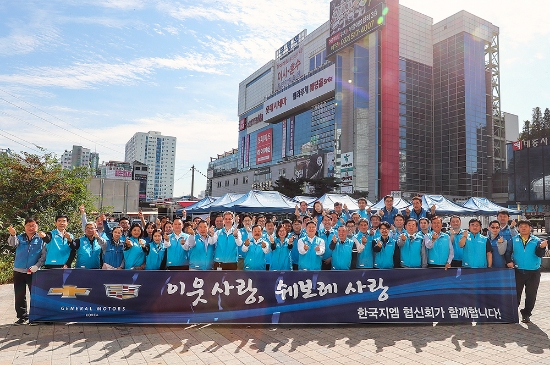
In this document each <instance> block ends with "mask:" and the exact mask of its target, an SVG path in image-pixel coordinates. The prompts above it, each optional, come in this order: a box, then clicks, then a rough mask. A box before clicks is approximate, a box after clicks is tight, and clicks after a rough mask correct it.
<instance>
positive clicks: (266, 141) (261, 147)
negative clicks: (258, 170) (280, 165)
mask: <svg viewBox="0 0 550 365" xmlns="http://www.w3.org/2000/svg"><path fill="white" fill-rule="evenodd" d="M272 150H273V128H269V129H266V130H265V131H263V132H259V133H258V135H257V136H256V165H260V164H263V163H266V162H270V161H271V156H272Z"/></svg>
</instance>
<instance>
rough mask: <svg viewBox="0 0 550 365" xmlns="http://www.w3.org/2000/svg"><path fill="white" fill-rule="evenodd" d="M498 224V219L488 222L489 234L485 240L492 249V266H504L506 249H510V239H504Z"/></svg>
mask: <svg viewBox="0 0 550 365" xmlns="http://www.w3.org/2000/svg"><path fill="white" fill-rule="evenodd" d="M500 232H501V231H500V224H499V222H498V220H496V219H495V220H493V221H491V222H490V223H489V235H488V236H487V240H488V241H489V243H490V244H491V248H492V250H493V267H496V268H505V267H506V251H511V250H512V240H511V239H510V241H508V240H506V239H505V238H504V237H503V236H502V235H501V234H500Z"/></svg>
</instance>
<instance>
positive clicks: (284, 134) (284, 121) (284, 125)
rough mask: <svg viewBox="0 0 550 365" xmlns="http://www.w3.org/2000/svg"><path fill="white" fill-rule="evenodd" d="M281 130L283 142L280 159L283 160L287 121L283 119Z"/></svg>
mask: <svg viewBox="0 0 550 365" xmlns="http://www.w3.org/2000/svg"><path fill="white" fill-rule="evenodd" d="M282 123H283V124H282V127H283V128H282V129H283V142H282V143H281V157H282V158H285V157H286V123H287V120H286V119H284V120H283V122H282Z"/></svg>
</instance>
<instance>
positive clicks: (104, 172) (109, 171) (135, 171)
mask: <svg viewBox="0 0 550 365" xmlns="http://www.w3.org/2000/svg"><path fill="white" fill-rule="evenodd" d="M148 170H149V169H148V167H147V165H145V164H143V163H141V162H139V161H134V162H131V163H130V162H122V161H108V162H104V163H102V164H101V165H100V166H99V168H98V176H97V177H98V178H101V179H113V180H137V181H138V182H139V201H145V200H146V199H147V176H148Z"/></svg>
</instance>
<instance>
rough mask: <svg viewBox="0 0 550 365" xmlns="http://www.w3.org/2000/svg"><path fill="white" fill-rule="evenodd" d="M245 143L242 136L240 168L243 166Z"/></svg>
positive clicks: (244, 138)
mask: <svg viewBox="0 0 550 365" xmlns="http://www.w3.org/2000/svg"><path fill="white" fill-rule="evenodd" d="M245 143H246V136H243V138H241V156H240V157H241V158H240V165H241V168H244V153H245Z"/></svg>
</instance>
